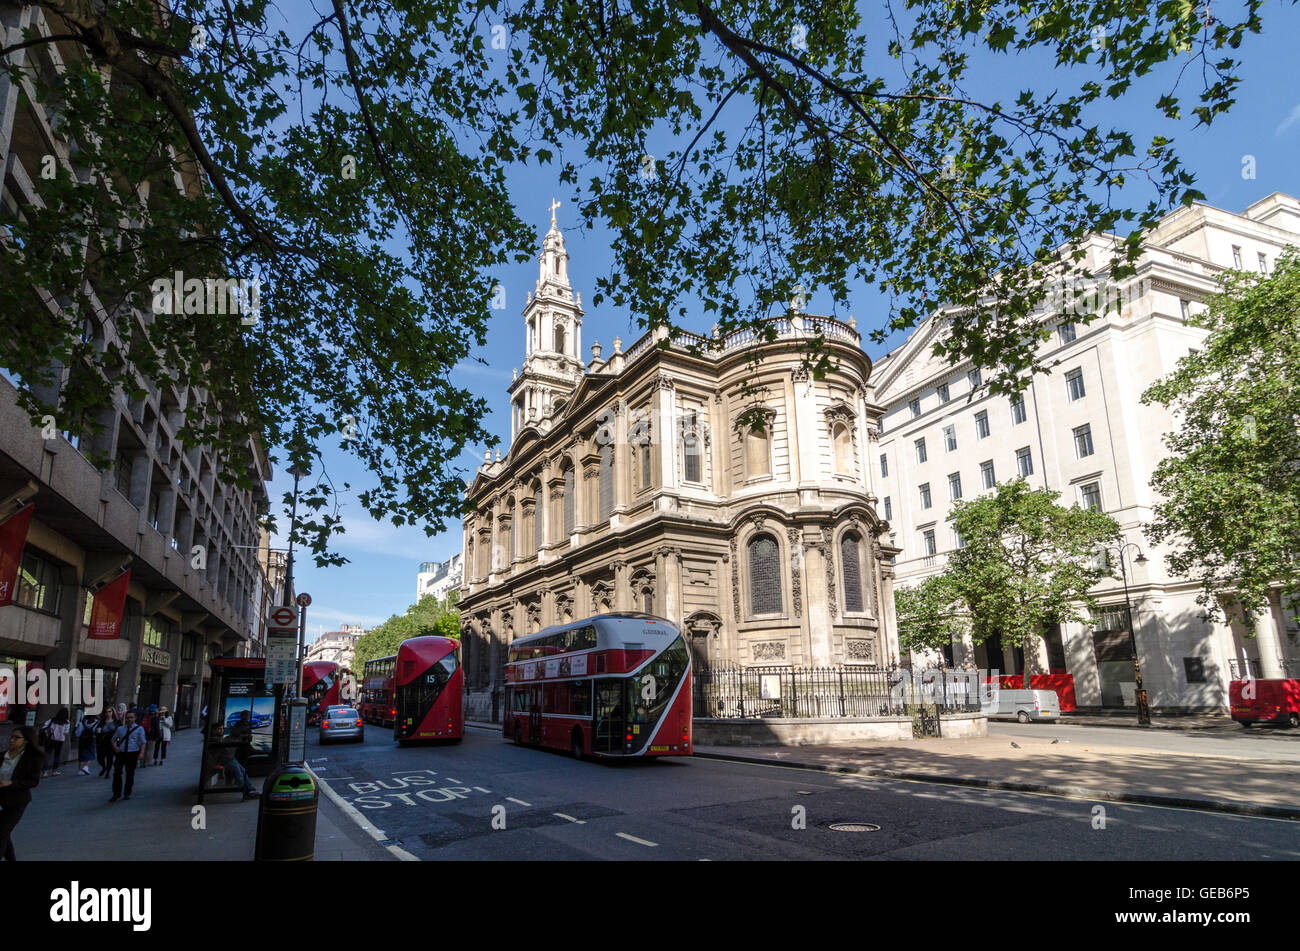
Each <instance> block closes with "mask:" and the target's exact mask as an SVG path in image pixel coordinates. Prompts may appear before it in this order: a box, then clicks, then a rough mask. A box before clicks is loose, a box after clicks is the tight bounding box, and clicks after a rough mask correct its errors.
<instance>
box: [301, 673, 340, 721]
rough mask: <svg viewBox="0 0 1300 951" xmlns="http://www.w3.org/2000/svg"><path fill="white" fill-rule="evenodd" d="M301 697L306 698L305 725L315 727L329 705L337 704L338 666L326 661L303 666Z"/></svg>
mask: <svg viewBox="0 0 1300 951" xmlns="http://www.w3.org/2000/svg"><path fill="white" fill-rule="evenodd" d="M302 695H303V696H304V697H306V698H307V725H308V726H316V725H318V724H319V723H320V721H321V720H322V719H323V714H324V713H325V711H326V709H328V708H329V706H330V704H333V703H338V702H339V665H338V664H335V663H332V662H331V661H328V660H313V661H311V662H309V663H306V664H303V665H302Z"/></svg>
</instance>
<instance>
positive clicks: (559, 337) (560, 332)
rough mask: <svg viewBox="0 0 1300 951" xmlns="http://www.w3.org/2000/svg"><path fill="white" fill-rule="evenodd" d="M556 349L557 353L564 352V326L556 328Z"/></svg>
mask: <svg viewBox="0 0 1300 951" xmlns="http://www.w3.org/2000/svg"><path fill="white" fill-rule="evenodd" d="M555 350H556V352H557V353H564V352H565V350H564V328H563V327H556V328H555Z"/></svg>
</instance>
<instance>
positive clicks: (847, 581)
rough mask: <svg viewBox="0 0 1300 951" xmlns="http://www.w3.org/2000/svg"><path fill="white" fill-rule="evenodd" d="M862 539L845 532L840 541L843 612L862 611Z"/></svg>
mask: <svg viewBox="0 0 1300 951" xmlns="http://www.w3.org/2000/svg"><path fill="white" fill-rule="evenodd" d="M861 546H862V539H861V538H859V537H858V535H857V533H856V532H845V533H844V537H843V538H841V539H840V564H841V565H842V566H843V572H844V610H845V611H858V612H860V611H863V610H865V608H864V607H863V603H862V587H863V585H862V558H861V552H862V547H861Z"/></svg>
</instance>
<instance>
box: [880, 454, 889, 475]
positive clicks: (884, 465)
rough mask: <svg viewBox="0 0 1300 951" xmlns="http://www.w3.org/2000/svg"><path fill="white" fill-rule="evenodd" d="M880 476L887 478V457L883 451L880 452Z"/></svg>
mask: <svg viewBox="0 0 1300 951" xmlns="http://www.w3.org/2000/svg"><path fill="white" fill-rule="evenodd" d="M880 478H882V479H888V478H889V457H888V456H887V455H885V454H884V453H883V452H882V453H881V454H880Z"/></svg>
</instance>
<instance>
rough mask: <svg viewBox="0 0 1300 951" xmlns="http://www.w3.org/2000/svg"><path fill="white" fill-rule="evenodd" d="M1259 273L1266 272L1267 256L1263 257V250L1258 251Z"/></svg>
mask: <svg viewBox="0 0 1300 951" xmlns="http://www.w3.org/2000/svg"><path fill="white" fill-rule="evenodd" d="M1259 273H1260V274H1267V273H1268V258H1266V257H1264V252H1263V251H1261V252H1260V253H1259Z"/></svg>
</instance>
